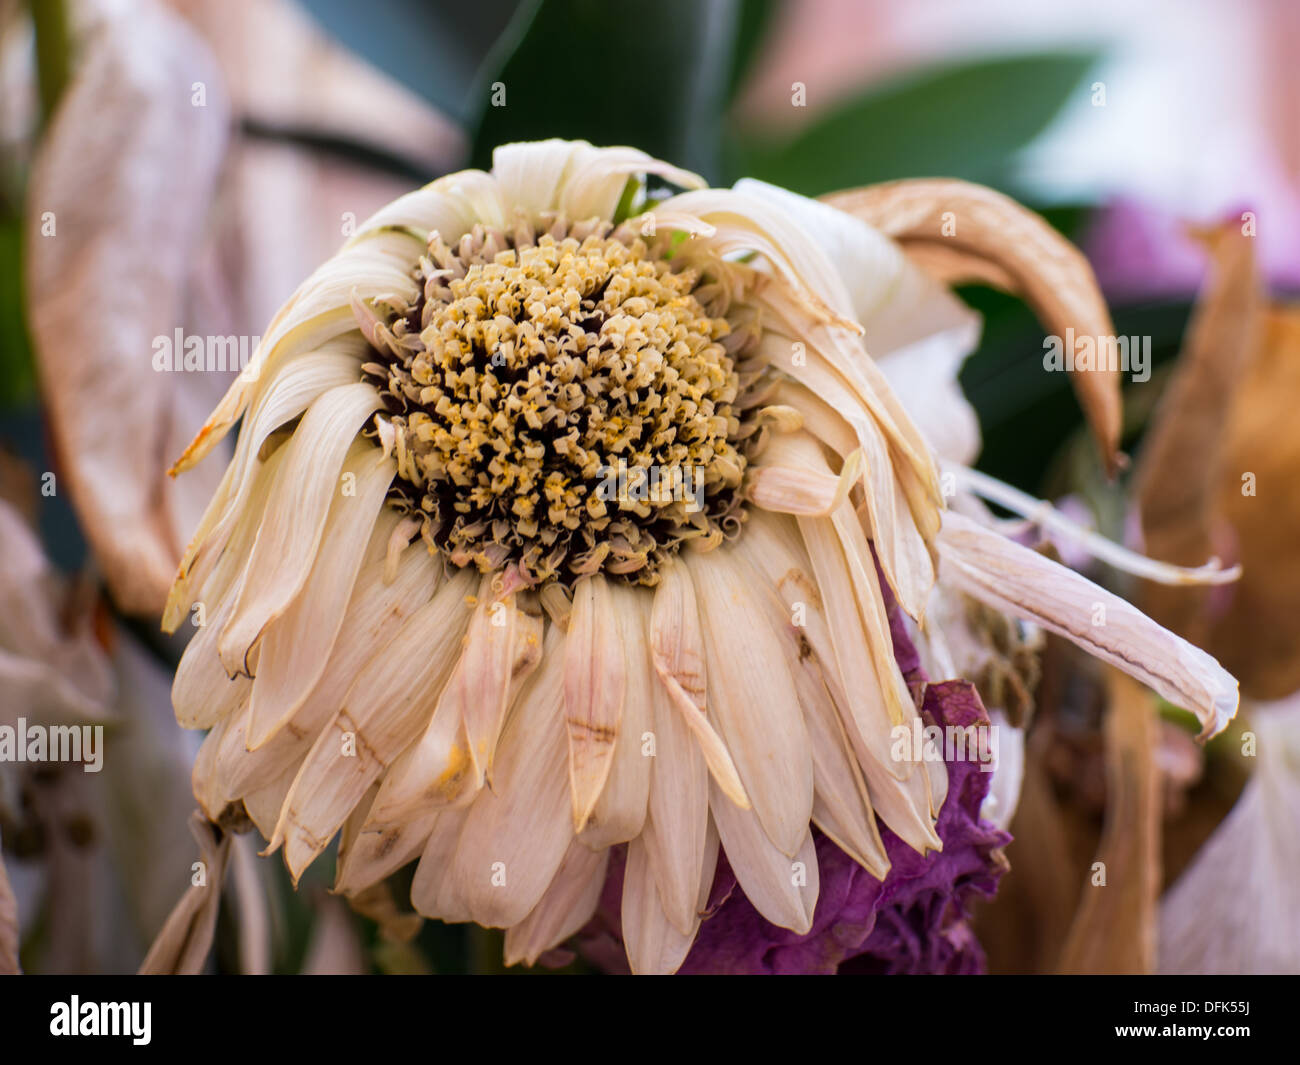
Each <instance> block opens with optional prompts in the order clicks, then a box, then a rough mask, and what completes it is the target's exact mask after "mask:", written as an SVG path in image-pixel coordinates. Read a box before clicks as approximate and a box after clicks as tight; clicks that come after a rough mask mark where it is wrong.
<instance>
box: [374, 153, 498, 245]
mask: <svg viewBox="0 0 1300 1065" xmlns="http://www.w3.org/2000/svg"><path fill="white" fill-rule="evenodd" d="M484 207H486V208H487V209H486V211H484V210H483V209H484ZM494 208H495V209H494ZM503 213H504V212H503V211H502V209H501V205H500V192H499V191H498V189H497V186H496V182H495V181H493V180H492V177H491V176H490V175H488V174H484V173H483V172H482V171H462V172H460V173H456V174H448V175H446V176H445V177H441V178H439V179H438V180H437V181H434V182H431V183H430V184H428V185H426V186H424V188H422V189H416V190H415V191H414V192H409V193H407V194H406V195H405V196H400V197H398V198H397V199H396V200H394V201H393V202H392V203H389V204H386V205H384V206H383V207H381V208H380V209H379V210H378V211H376V212H375V213H374V214H373V215H371V216H370V217H369V218H367V219H366V220H365V221H364V222H362V223H361V225H359V226H358V227H357V232H356V234H355V236H354V237H353V238H352V239H353V240H357V239H358V238H361V239H365V237H366V236H367V235H368V234H371V233H373V232H375V231H377V230H383V229H403V230H408V231H410V232H413V233H415V234H416V235H417V236H419V237H420V238H421V240H422V242H424V243H427V242H428V238H429V235H430V234H431V233H434V232H436V233H438V235H439V236H441V237H442V239H443V240H444V241H445V242H446V243H447V244H448V245H451V244H454V243H455V242H456V241H458V240H459V239H460V238H461V237H462V236H464V235H465V234H466V233H468V232H469V231H470V229H471V228H473V226H474V223H475V222H479V221H483V220H484V217H483V215H484V214H486V215H487V216H488V218H489V219H491V218H494V217H495V218H499V217H501V216H502V215H503Z"/></svg>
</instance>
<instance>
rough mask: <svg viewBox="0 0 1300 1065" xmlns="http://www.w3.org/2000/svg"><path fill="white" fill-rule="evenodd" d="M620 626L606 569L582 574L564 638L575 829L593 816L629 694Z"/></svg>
mask: <svg viewBox="0 0 1300 1065" xmlns="http://www.w3.org/2000/svg"><path fill="white" fill-rule="evenodd" d="M621 631H622V627H621V624H620V618H619V615H618V612H617V611H616V610H615V606H614V597H613V594H612V593H611V591H610V588H609V582H608V581H607V580H606V579H605V577H604V576H603V575H601V574H596V575H594V576H590V577H581V578H579V580H578V581H577V582H576V583H575V584H574V587H573V613H572V616H571V617H570V619H569V633H568V638H567V639H566V640H565V641H564V721H565V726H566V728H567V730H568V736H569V786H570V789H571V791H572V796H573V828H574V831H575V832H581V831H582V829H583V827H584V826H585V825H586V824H587V821H588V819H589V818H590V817H591V813H592V811H593V810H594V809H595V806H596V801H597V800H598V799H599V798H600V793H601V791H602V790H603V789H604V787H605V782H606V781H607V780H608V779H609V771H610V766H611V765H612V764H613V761H614V747H615V744H616V743H617V741H618V734H619V726H620V724H621V723H622V720H623V703H624V700H625V698H626V694H627V665H626V662H625V660H624V650H623V641H622V640H621V639H620V633H621Z"/></svg>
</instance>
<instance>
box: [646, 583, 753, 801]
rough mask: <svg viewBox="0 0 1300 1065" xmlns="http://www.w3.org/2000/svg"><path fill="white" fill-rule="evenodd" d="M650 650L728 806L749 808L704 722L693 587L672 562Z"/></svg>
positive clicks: (703, 670)
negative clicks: (735, 805) (728, 800)
mask: <svg viewBox="0 0 1300 1065" xmlns="http://www.w3.org/2000/svg"><path fill="white" fill-rule="evenodd" d="M650 650H651V654H652V656H653V659H654V666H655V672H656V673H657V674H658V675H659V680H660V681H661V682H662V684H663V686H664V690H665V691H667V692H668V697H669V699H670V700H671V702H672V704H673V706H674V707H675V708H676V709H677V710H678V712H679V713H680V714H681V715H682V721H683V722H685V724H686V727H687V728H689V729H690V730H691V735H692V736H694V737H695V742H696V743H698V744H699V746H700V751H701V753H703V755H704V760H705V762H706V763H707V764H708V767H709V772H710V773H712V774H713V777H714V779H715V780H717V781H718V786H719V787H721V788H722V791H723V793H724V794H726V795H727V796H729V797H730V798H731V801H732V802H734V803H736V804H737V805H739V806H743V807H748V806H749V798H748V796H747V795H746V794H745V786H744V785H743V784H742V783H741V782H740V774H739V773H738V772H737V771H736V765H735V763H734V762H733V761H732V759H731V754H730V753H729V752H728V751H727V745H726V744H725V743H723V741H722V737H720V736H719V735H718V734H717V732H716V731H714V728H713V726H712V725H711V724H710V723H709V719H708V716H707V710H706V706H705V699H706V695H707V666H706V662H705V649H704V635H703V632H702V630H701V628H700V614H699V610H698V608H697V607H696V602H695V584H694V582H693V581H692V580H691V575H690V571H689V570H688V569H687V568H686V566H685V564H683V563H681V562H679V561H675V560H671V559H670V560H669V561H668V562H666V563H665V564H664V565H663V566H662V567H661V569H660V572H659V584H658V586H657V587H656V588H655V597H654V604H653V606H652V608H651V614H650Z"/></svg>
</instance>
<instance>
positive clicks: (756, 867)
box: [709, 785, 820, 935]
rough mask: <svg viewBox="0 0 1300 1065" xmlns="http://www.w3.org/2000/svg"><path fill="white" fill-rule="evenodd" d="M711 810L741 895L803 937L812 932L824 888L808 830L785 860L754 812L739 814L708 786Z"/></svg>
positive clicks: (776, 922)
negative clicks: (822, 887) (820, 891)
mask: <svg viewBox="0 0 1300 1065" xmlns="http://www.w3.org/2000/svg"><path fill="white" fill-rule="evenodd" d="M709 809H710V810H711V811H712V813H713V820H714V823H715V824H716V825H717V827H718V838H719V839H720V840H721V843H722V849H723V850H724V851H725V852H726V854H727V861H728V863H729V864H730V865H731V868H732V871H733V872H734V873H735V874H736V880H737V882H738V883H739V884H740V889H741V890H742V891H743V892H744V893H745V898H747V899H748V900H749V901H750V902H751V903H752V904H753V906H754V909H756V910H758V912H759V913H761V914H762V915H763V916H764V917H766V918H767V919H768V920H769V921H771V922H772V923H773V924H774V925H777V926H778V927H780V928H789V929H790V930H791V931H793V932H797V933H799V934H800V935H803V934H804V933H806V932H807V931H808V930H809V929H811V928H812V919H813V911H814V909H815V908H816V906H817V893H818V891H819V888H820V881H819V880H818V870H817V850H816V848H815V847H814V846H813V839H812V833H811V832H809V830H808V826H807V825H804V829H803V835H802V836H801V838H800V841H799V845H798V846H797V847H795V848H794V849H793V852H792V853H791V854H785V853H784V852H782V851H781V849H780V848H778V847H777V846H776V844H774V843H773V842H772V841H771V840H770V839H769V838H768V836H767V833H766V832H764V831H763V826H762V825H761V824H760V823H759V820H758V817H757V815H756V814H755V813H754V812H753V811H752V810H741V809H740V808H738V807H737V806H736V805H735V804H734V803H731V802H729V801H728V800H727V799H726V797H725V796H723V795H722V794H721V793H720V792H719V791H718V789H717V786H716V785H711V786H710V798H709Z"/></svg>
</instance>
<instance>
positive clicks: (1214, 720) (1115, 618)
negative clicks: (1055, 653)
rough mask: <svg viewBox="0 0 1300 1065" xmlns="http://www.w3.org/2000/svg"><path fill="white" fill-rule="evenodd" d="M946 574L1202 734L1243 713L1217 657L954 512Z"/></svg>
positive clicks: (945, 542)
mask: <svg viewBox="0 0 1300 1065" xmlns="http://www.w3.org/2000/svg"><path fill="white" fill-rule="evenodd" d="M939 551H940V555H941V558H942V565H943V574H944V579H945V580H949V581H951V582H953V583H954V584H955V585H956V586H957V587H959V588H961V589H962V591H964V592H966V594H967V595H970V596H972V597H974V598H975V599H978V600H980V601H981V602H985V603H988V604H989V605H990V606H992V607H995V608H996V609H998V610H1000V611H1002V612H1004V613H1007V614H1011V615H1013V616H1015V617H1018V618H1023V619H1026V620H1030V621H1035V622H1037V623H1038V624H1039V625H1042V626H1043V628H1045V629H1047V630H1049V631H1050V632H1054V633H1056V634H1057V635H1058V636H1064V637H1065V638H1066V639H1067V640H1070V641H1071V642H1073V643H1076V644H1078V645H1079V646H1080V647H1082V648H1083V649H1084V650H1085V651H1087V652H1088V653H1089V654H1092V655H1095V656H1096V657H1098V658H1101V659H1104V660H1105V661H1107V662H1110V663H1111V664H1112V665H1114V666H1116V667H1117V668H1118V669H1120V670H1122V671H1123V672H1125V673H1127V674H1129V676H1131V677H1134V678H1135V679H1137V680H1140V681H1141V682H1142V683H1143V684H1145V685H1147V686H1148V687H1150V688H1152V689H1154V690H1155V691H1156V692H1158V693H1159V694H1160V695H1162V696H1164V697H1165V698H1166V699H1168V700H1169V701H1170V702H1171V703H1174V704H1175V705H1177V706H1181V707H1184V708H1186V709H1188V710H1190V711H1191V712H1192V713H1194V714H1195V715H1196V717H1197V719H1198V720H1199V721H1200V722H1201V736H1200V738H1201V739H1208V738H1209V737H1210V736H1213V735H1215V734H1217V733H1219V732H1222V731H1223V729H1224V728H1225V727H1226V726H1227V724H1228V722H1229V721H1231V720H1232V717H1233V715H1234V714H1235V713H1236V712H1237V702H1238V695H1237V682H1236V680H1234V679H1233V678H1232V676H1231V675H1230V674H1229V673H1228V672H1227V671H1226V670H1224V668H1223V667H1222V666H1220V665H1219V663H1218V662H1216V661H1215V660H1214V659H1213V658H1211V657H1210V656H1209V655H1207V654H1206V653H1205V652H1204V651H1201V650H1199V649H1198V648H1196V647H1193V646H1192V645H1191V644H1189V643H1188V642H1187V641H1186V640H1184V639H1183V638H1182V637H1180V636H1175V635H1174V634H1173V633H1171V632H1169V631H1167V630H1166V629H1162V628H1161V627H1160V626H1159V625H1157V624H1156V623H1155V622H1154V621H1152V620H1151V619H1150V618H1148V617H1147V616H1146V615H1145V614H1143V613H1142V612H1141V611H1140V610H1138V609H1137V608H1136V607H1134V606H1132V605H1130V604H1129V603H1126V602H1125V601H1124V600H1123V599H1121V598H1119V596H1117V595H1113V594H1111V593H1110V592H1108V591H1106V590H1105V589H1104V588H1102V587H1100V586H1099V585H1096V584H1094V583H1093V582H1092V581H1090V580H1088V579H1087V578H1086V577H1083V576H1080V575H1079V574H1077V573H1075V572H1074V571H1073V570H1070V569H1067V568H1066V567H1065V566H1061V565H1058V564H1057V563H1055V562H1053V561H1051V560H1050V559H1048V558H1045V557H1044V556H1043V555H1040V554H1039V553H1038V552H1036V551H1032V550H1030V549H1029V548H1027V547H1021V546H1020V545H1019V544H1017V543H1014V542H1013V541H1011V540H1008V539H1007V538H1006V537H1004V536H1001V535H999V534H998V533H996V532H994V531H993V530H992V529H988V528H985V527H984V526H982V525H980V524H979V523H978V522H975V521H972V520H971V519H970V518H967V517H965V516H964V515H961V514H957V513H954V512H951V511H950V512H949V513H948V515H947V516H946V517H945V519H944V526H943V531H942V533H941V534H940V537H939Z"/></svg>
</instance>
